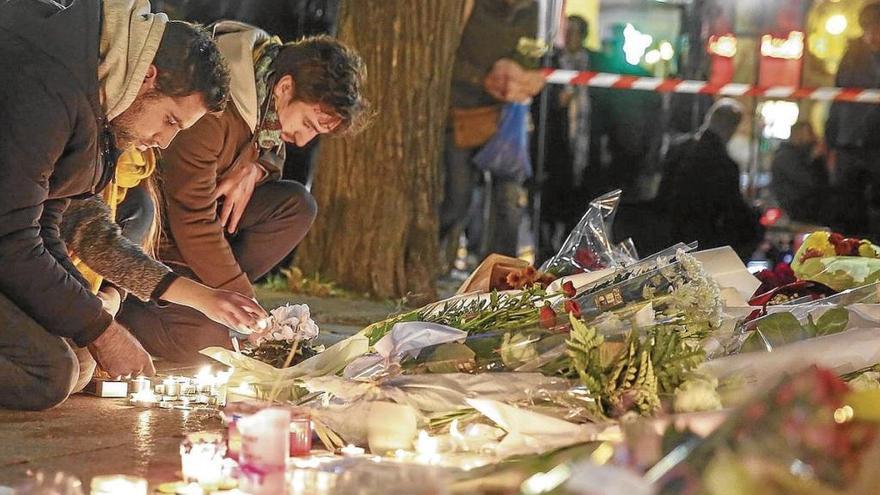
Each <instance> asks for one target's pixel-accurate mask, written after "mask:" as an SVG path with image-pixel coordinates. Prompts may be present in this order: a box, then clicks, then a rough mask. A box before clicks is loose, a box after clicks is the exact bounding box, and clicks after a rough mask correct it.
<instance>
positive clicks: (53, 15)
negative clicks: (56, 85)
mask: <svg viewBox="0 0 880 495" xmlns="http://www.w3.org/2000/svg"><path fill="white" fill-rule="evenodd" d="M71 26H77V29H71ZM0 29H3V30H5V31H7V32H10V33H12V34H14V35H16V36H18V37H20V38H22V39H24V40H26V41H27V42H28V43H29V44H30V45H31V46H33V47H34V48H35V49H37V50H40V51H42V52H43V55H44V56H46V57H48V58H49V59H51V60H53V61H54V62H55V63H57V64H58V65H59V66H62V67H64V68H65V69H66V70H67V72H69V73H70V75H71V78H72V81H71V82H72V83H74V84H76V85H77V86H79V88H80V89H81V90H82V91H83V92H84V93H85V94H86V95H87V97H88V98H89V100H91V102H92V106H93V108H94V110H95V112H96V116H100V109H99V107H98V81H97V79H96V78H95V74H96V73H97V70H98V39H99V35H100V32H101V3H100V1H99V0H73V1H70V2H67V3H66V4H61V3H60V2H55V1H51V0H10V1H8V2H6V3H3V2H0Z"/></svg>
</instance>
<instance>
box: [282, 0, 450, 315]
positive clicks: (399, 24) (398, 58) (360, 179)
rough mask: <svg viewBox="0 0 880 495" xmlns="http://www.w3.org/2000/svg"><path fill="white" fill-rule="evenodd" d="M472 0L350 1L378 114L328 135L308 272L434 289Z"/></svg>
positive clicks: (346, 7) (399, 289)
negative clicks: (453, 101)
mask: <svg viewBox="0 0 880 495" xmlns="http://www.w3.org/2000/svg"><path fill="white" fill-rule="evenodd" d="M464 3H465V0H345V1H344V2H343V5H342V12H341V14H340V29H339V38H340V40H342V41H343V42H344V43H346V44H348V45H349V46H352V47H353V48H354V49H356V50H357V51H358V52H359V53H360V54H361V56H362V57H363V58H364V61H365V62H366V65H367V71H368V76H367V84H366V87H367V89H366V93H367V98H368V99H369V100H370V101H371V102H372V104H373V107H374V108H375V110H376V118H375V119H374V121H373V124H372V125H371V126H370V127H369V128H367V129H366V130H365V131H364V132H362V133H361V134H359V135H357V136H354V137H351V138H345V139H326V140H324V141H323V142H322V143H321V150H320V153H319V157H318V168H317V174H316V177H315V181H314V187H313V190H312V193H313V194H314V195H315V198H316V199H317V201H318V206H319V213H318V219H317V221H316V222H315V225H314V227H313V228H312V230H311V232H310V233H309V235H308V236H307V237H306V239H305V241H304V242H303V244H302V248H301V249H300V254H299V260H298V261H299V265H300V266H301V267H302V269H303V271H304V272H305V273H307V274H314V273H318V274H320V276H321V278H324V279H329V280H333V281H335V282H336V283H337V284H338V285H340V286H341V287H345V288H347V289H352V290H356V291H360V292H368V293H370V294H372V295H375V296H378V297H403V296H409V297H410V298H412V299H413V300H416V301H424V300H431V299H432V298H433V297H434V296H435V288H434V277H435V275H436V267H437V263H438V247H437V206H438V204H439V199H440V198H439V194H440V191H441V185H440V174H439V163H440V158H441V153H442V151H443V134H444V129H445V125H446V112H447V108H448V106H449V87H450V81H451V75H452V63H453V59H454V55H455V50H456V49H457V47H458V42H459V38H460V31H461V29H460V28H461V13H462V8H463V6H464Z"/></svg>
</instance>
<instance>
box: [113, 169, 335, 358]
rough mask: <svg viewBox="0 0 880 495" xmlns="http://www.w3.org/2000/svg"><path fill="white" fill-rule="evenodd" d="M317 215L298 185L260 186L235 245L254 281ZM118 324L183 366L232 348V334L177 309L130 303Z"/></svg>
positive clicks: (289, 248) (189, 310)
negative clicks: (208, 351)
mask: <svg viewBox="0 0 880 495" xmlns="http://www.w3.org/2000/svg"><path fill="white" fill-rule="evenodd" d="M316 214H317V207H316V206H315V200H314V198H312V195H311V194H310V193H309V192H308V191H307V190H306V188H305V187H304V186H303V185H302V184H300V183H298V182H292V181H277V182H270V183H267V184H263V185H260V186H258V187H257V188H256V189H255V190H254V195H253V197H251V200H250V203H248V206H247V209H245V211H244V214H243V215H242V217H241V221H240V222H239V229H238V232H237V233H236V234H235V235H234V236H231V237H228V240H229V245H230V247H231V248H232V252H233V253H234V255H235V259H236V260H238V264H239V265H240V266H241V268H242V270H244V272H245V273H247V275H248V279H250V280H251V281H254V280H256V279H258V278H260V277H262V276H263V275H265V274H266V273H268V272H269V270H271V269H272V268H274V267H275V265H276V264H278V263H279V262H280V261H281V260H282V259H283V258H284V257H285V256H287V254H288V253H290V252H291V251H292V250H293V248H294V247H296V245H297V244H299V243H300V241H302V239H303V238H304V237H305V235H306V233H307V232H308V230H309V228H310V227H311V225H312V221H313V220H314V218H315V215H316ZM172 268H174V270H175V271H176V272H178V273H180V274H181V275H183V276H189V277H190V278H194V279H196V280H198V278H197V277H195V276H194V274H193V273H192V272H191V271H190V270H189V269H188V268H187V267H186V266H179V265H174V266H173V267H172ZM117 320H118V321H119V322H120V323H122V324H123V325H124V326H125V327H126V328H128V329H129V330H130V331H131V332H132V333H133V334H134V335H135V336H136V337H137V338H138V340H140V341H141V343H142V344H143V346H144V348H145V349H146V350H147V351H148V352H149V353H150V354H152V355H154V356H159V357H163V358H166V359H170V360H172V361H176V362H180V363H192V362H196V361H200V360H202V358H201V357H200V355H199V353H198V352H199V351H200V350H202V349H204V348H206V347H212V346H221V347H229V346H230V338H229V330H228V329H227V328H226V327H224V326H223V325H220V324H219V323H215V322H214V321H212V320H210V319H209V318H208V317H206V316H205V315H203V314H202V313H200V312H198V311H196V310H194V309H192V308H189V307H185V306H179V305H176V304H167V305H162V306H160V305H157V304H155V303H152V302H151V303H142V302H140V301H137V300H135V298H131V297H129V298H128V299H126V301H125V303H124V304H123V306H122V309H121V310H120V312H119V315H118V317H117Z"/></svg>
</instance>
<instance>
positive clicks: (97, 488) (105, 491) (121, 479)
mask: <svg viewBox="0 0 880 495" xmlns="http://www.w3.org/2000/svg"><path fill="white" fill-rule="evenodd" d="M91 487H92V495H147V480H145V479H143V478H138V477H137V476H124V475H121V474H115V475H108V476H96V477H94V478H92V483H91Z"/></svg>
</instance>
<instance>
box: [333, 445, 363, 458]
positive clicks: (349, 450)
mask: <svg viewBox="0 0 880 495" xmlns="http://www.w3.org/2000/svg"><path fill="white" fill-rule="evenodd" d="M339 452H341V453H342V455H344V456H345V457H357V456H361V455H364V449H363V448H361V447H355V446H354V445H352V444H348V445H346V446H345V447H342V448H341V449H339Z"/></svg>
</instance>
